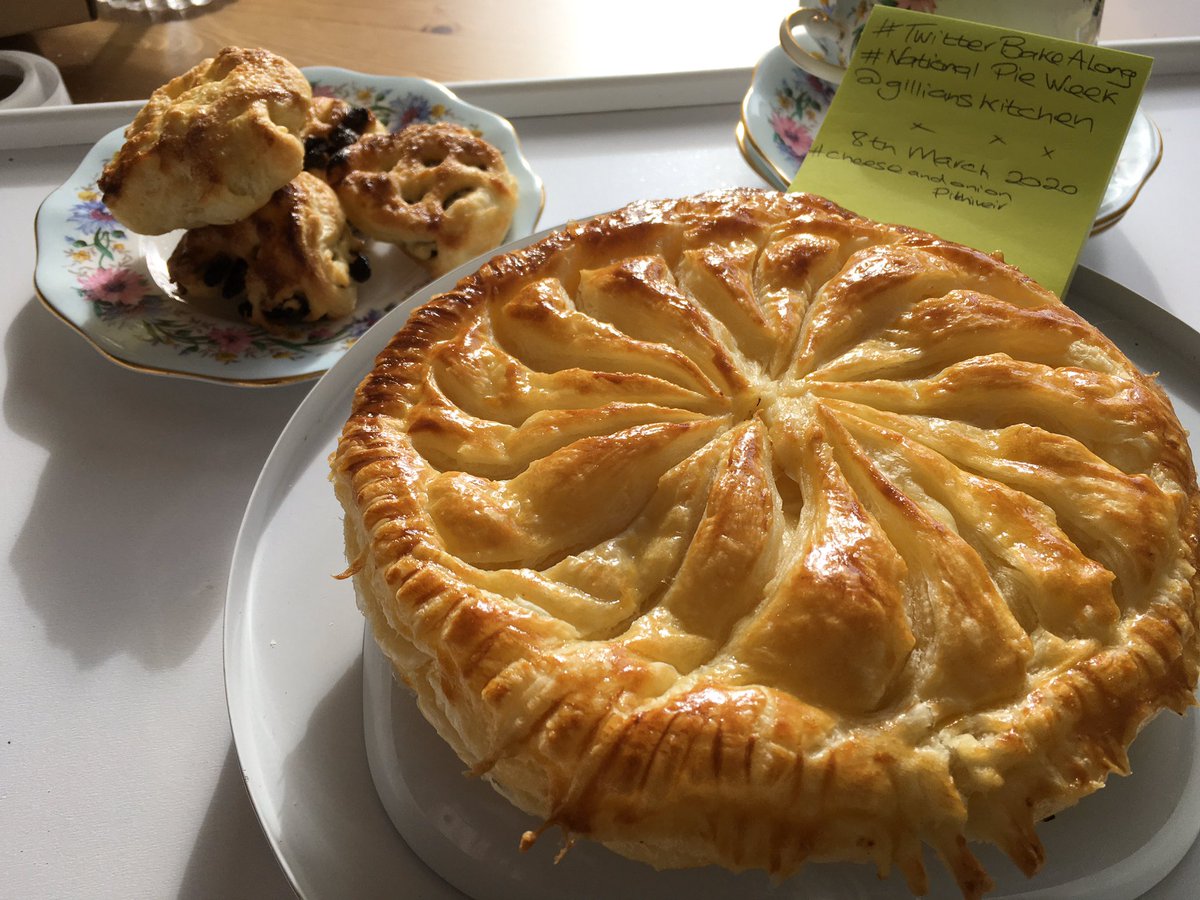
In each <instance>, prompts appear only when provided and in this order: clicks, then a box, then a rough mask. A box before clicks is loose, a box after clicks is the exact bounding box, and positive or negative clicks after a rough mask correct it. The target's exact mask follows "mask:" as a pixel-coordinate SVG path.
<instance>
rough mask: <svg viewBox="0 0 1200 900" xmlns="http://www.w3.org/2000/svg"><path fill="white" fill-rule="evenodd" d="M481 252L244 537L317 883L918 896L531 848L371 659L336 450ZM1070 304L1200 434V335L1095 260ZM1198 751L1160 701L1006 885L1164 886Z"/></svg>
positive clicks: (1194, 732) (257, 660)
mask: <svg viewBox="0 0 1200 900" xmlns="http://www.w3.org/2000/svg"><path fill="white" fill-rule="evenodd" d="M520 243H522V244H524V243H528V241H522V242H520ZM505 249H509V248H505ZM470 268H471V265H470V264H468V266H464V267H463V268H461V269H459V270H458V271H457V272H455V273H451V274H450V275H448V276H446V277H445V278H442V279H440V280H439V281H438V282H435V283H434V284H433V285H431V286H429V287H428V288H426V289H424V290H422V291H420V292H418V293H417V294H416V295H415V296H414V297H412V298H410V299H409V300H408V301H406V302H405V303H403V304H402V305H401V306H400V308H398V309H396V310H394V311H393V312H392V313H390V314H389V315H388V316H387V317H386V318H385V319H384V320H383V321H382V322H381V323H380V324H379V325H378V326H376V327H375V328H374V329H372V330H371V331H370V332H368V333H367V334H366V335H365V336H364V337H363V339H362V340H360V341H359V342H358V343H357V344H356V345H355V346H354V347H353V348H351V349H350V351H349V352H348V353H347V354H346V355H345V356H344V357H343V358H342V359H341V360H340V361H339V362H338V363H337V364H336V365H335V366H334V367H333V369H332V370H331V371H330V372H329V373H328V374H326V376H325V377H324V378H322V379H321V381H320V382H319V383H318V384H317V385H316V386H315V387H314V388H313V389H312V391H311V392H310V393H309V394H308V396H307V397H306V399H305V400H304V402H303V403H302V404H301V405H300V407H299V408H298V410H297V411H296V413H295V415H294V416H293V417H292V419H291V421H290V422H289V423H288V425H287V427H286V428H285V429H284V431H283V433H282V435H281V437H280V438H279V441H278V443H277V444H276V446H275V448H274V450H273V451H272V453H271V455H270V457H269V458H268V460H267V462H266V465H265V467H264V469H263V471H262V474H261V475H260V477H259V480H258V483H257V485H256V486H255V489H254V492H253V495H252V496H251V499H250V501H249V504H248V506H247V510H246V515H245V519H244V521H243V524H242V528H241V531H240V533H239V535H238V538H237V544H236V547H235V551H234V558H233V565H232V570H231V574H230V580H229V588H228V596H227V601H226V611H225V678H226V693H227V697H228V702H229V713H230V720H231V724H232V728H233V734H234V739H235V743H236V746H237V751H238V756H239V759H240V761H241V766H242V772H243V775H244V777H245V780H246V785H247V787H248V789H249V793H250V797H251V799H252V801H253V804H254V807H255V809H256V811H257V813H258V816H259V819H260V821H261V823H262V826H263V829H264V831H265V832H266V835H267V837H268V839H269V841H270V843H271V845H272V847H273V848H274V850H275V852H276V854H277V856H278V858H279V861H280V863H281V865H282V867H283V869H284V871H285V872H286V873H287V875H288V877H289V879H290V880H291V882H292V884H293V886H294V887H295V889H296V891H297V893H298V894H299V895H300V896H301V897H302V898H305V900H323V898H340V897H355V898H372V897H419V898H433V900H439V898H453V897H461V896H463V894H461V893H460V892H459V890H458V889H456V887H455V885H457V887H458V888H461V889H462V890H463V891H465V892H467V894H468V895H470V896H474V897H476V898H477V900H492V898H507V897H521V898H523V900H538V898H560V897H567V896H569V897H572V898H580V900H584V898H600V897H610V896H628V897H642V896H654V897H657V898H661V900H674V898H680V900H702V898H710V897H716V896H736V897H738V898H747V897H751V898H752V897H757V896H771V897H798V896H801V895H803V896H805V897H830V898H838V900H843V898H846V897H882V896H897V895H900V896H904V895H905V893H906V892H905V891H904V890H903V888H902V883H901V882H899V881H897V880H896V878H895V877H893V878H892V879H889V880H886V881H878V880H877V879H876V878H875V876H874V874H873V872H872V870H870V869H869V868H868V867H866V866H852V865H814V866H811V867H809V868H808V869H807V870H805V872H803V873H801V875H800V876H798V877H797V878H795V879H792V880H789V881H786V882H784V883H783V884H781V885H779V886H776V887H772V886H771V885H770V883H769V882H768V881H767V880H766V879H765V878H763V877H761V876H760V875H757V874H755V873H749V874H748V875H745V876H732V875H729V874H727V873H725V872H722V871H718V870H712V869H706V870H701V871H698V872H697V871H693V872H668V873H655V872H653V871H652V870H651V869H649V868H647V867H644V866H640V865H637V864H634V863H630V862H628V861H626V860H623V859H620V858H618V857H616V856H615V855H612V854H609V853H608V852H607V851H605V850H604V849H603V848H600V847H597V846H589V845H587V844H586V842H581V843H580V844H579V845H577V846H576V847H575V848H573V849H572V850H571V851H570V853H568V854H567V855H566V857H565V859H564V861H563V863H562V864H560V865H559V866H557V867H556V866H553V865H551V863H550V857H552V856H553V853H554V851H555V850H556V849H557V847H556V837H555V836H554V835H553V834H547V835H545V836H544V837H543V838H542V840H541V841H539V842H538V845H537V846H535V848H534V851H533V852H532V853H531V854H530V855H529V856H519V855H518V854H517V850H516V844H517V840H518V839H519V837H520V832H521V831H522V830H524V829H525V828H527V827H530V826H531V825H536V823H534V822H532V821H531V820H530V819H528V818H527V817H525V816H522V815H521V814H519V813H516V812H514V811H513V810H511V809H509V808H508V807H507V804H505V803H503V802H501V801H499V800H498V798H497V797H495V796H494V795H493V794H492V793H491V791H490V788H488V787H487V786H486V785H484V784H482V783H481V782H479V781H471V780H468V779H466V778H465V777H463V774H462V769H463V766H462V764H461V763H460V762H458V760H457V758H456V757H455V756H454V754H453V752H452V751H451V750H450V749H449V748H448V747H447V746H446V745H444V744H443V743H442V742H441V741H440V740H439V739H437V738H436V737H435V736H434V734H433V732H432V730H431V729H430V728H429V727H428V726H427V725H426V724H425V723H424V721H423V720H422V719H421V718H420V717H419V715H417V714H416V713H415V712H414V709H413V704H412V701H411V700H410V699H409V698H408V696H407V694H406V693H405V692H404V691H403V690H402V689H400V688H397V687H396V686H395V685H394V683H393V681H392V680H391V679H390V677H389V674H388V671H387V666H386V663H383V662H382V659H381V657H380V656H379V654H377V653H375V652H374V651H373V649H372V645H370V644H369V645H368V650H369V652H368V654H367V659H366V674H365V677H364V654H363V629H364V625H363V619H362V617H361V616H360V614H359V612H358V610H357V609H356V606H355V600H354V591H353V588H352V586H351V585H350V583H349V582H347V581H338V580H335V579H334V577H333V576H334V574H335V573H338V572H340V571H342V570H343V569H344V568H345V566H346V561H345V558H344V556H343V553H342V546H343V544H342V529H341V517H342V513H341V508H340V506H339V505H338V503H337V501H336V500H335V498H334V495H333V490H332V487H331V486H330V484H329V479H328V471H329V470H328V456H329V454H330V452H331V451H332V450H333V449H334V446H335V443H336V440H337V435H338V433H339V432H340V430H341V427H342V425H343V423H344V422H345V419H346V417H347V415H348V413H349V411H350V405H351V398H352V395H353V392H354V389H355V387H356V386H357V384H358V383H359V381H360V380H361V378H362V377H363V376H364V375H365V374H366V373H367V372H368V371H369V370H370V368H371V366H372V363H373V359H374V356H375V354H376V353H377V352H378V351H379V350H380V349H382V347H383V346H384V345H385V344H386V343H387V341H388V340H389V339H390V337H391V336H392V334H393V333H394V332H395V331H397V330H398V329H399V328H400V326H401V325H402V324H403V322H404V320H405V317H406V316H407V315H408V314H409V312H410V311H411V310H412V309H413V308H414V307H415V306H417V305H419V304H420V303H423V302H425V301H426V300H427V299H428V298H429V297H431V296H432V295H433V294H434V293H436V292H438V291H440V290H444V289H446V288H448V287H450V286H451V285H452V284H453V283H454V281H455V279H456V277H457V276H458V275H461V274H465V273H466V272H467V271H468V270H469V269H470ZM1068 302H1069V303H1070V304H1071V305H1072V306H1073V307H1074V308H1075V309H1076V310H1077V311H1079V312H1080V313H1081V314H1083V315H1084V316H1085V317H1087V318H1089V319H1090V320H1091V321H1093V322H1097V323H1100V324H1102V326H1103V328H1104V330H1105V333H1106V334H1107V335H1108V336H1109V337H1110V338H1112V339H1113V340H1114V341H1115V342H1116V343H1117V344H1118V345H1119V346H1120V347H1121V349H1122V350H1123V351H1124V352H1125V353H1126V354H1127V355H1128V356H1129V357H1130V358H1131V359H1132V360H1133V361H1134V362H1135V363H1136V364H1138V365H1139V366H1140V367H1141V368H1142V369H1143V370H1155V371H1158V372H1159V373H1160V376H1159V377H1160V383H1161V384H1162V385H1163V387H1164V388H1165V389H1166V390H1167V392H1168V394H1169V395H1170V396H1171V398H1172V400H1173V402H1174V403H1175V407H1176V411H1177V412H1178V414H1179V417H1180V419H1181V421H1182V422H1183V425H1184V427H1185V428H1187V429H1188V430H1189V432H1190V433H1191V434H1192V435H1194V436H1200V385H1197V383H1196V382H1195V379H1194V372H1195V371H1196V368H1197V364H1198V362H1200V336H1197V335H1196V334H1195V332H1192V331H1191V330H1190V329H1189V328H1187V326H1184V325H1181V324H1180V323H1179V322H1178V321H1177V320H1175V319H1174V318H1173V317H1171V316H1170V315H1169V314H1168V313H1166V312H1165V311H1163V310H1162V309H1160V308H1159V307H1156V306H1154V305H1153V304H1151V303H1150V302H1149V301H1147V300H1145V299H1143V298H1141V297H1138V296H1137V295H1136V294H1133V293H1132V292H1130V291H1128V290H1126V289H1124V288H1122V287H1120V286H1119V285H1116V284H1115V283H1113V282H1111V281H1109V280H1107V279H1105V278H1103V277H1102V276H1099V275H1097V274H1095V273H1093V272H1091V271H1089V270H1084V269H1081V270H1080V271H1079V272H1078V273H1077V275H1076V278H1075V282H1074V284H1073V286H1072V290H1071V293H1070V294H1069V296H1068ZM1196 444H1197V441H1196V438H1195V437H1194V438H1193V448H1194V449H1195V447H1196ZM364 731H365V732H366V734H367V735H368V737H366V738H365V737H364ZM1198 751H1200V719H1198V718H1197V716H1196V715H1195V714H1192V715H1190V716H1188V717H1187V718H1183V719H1181V718H1179V717H1177V716H1174V715H1172V714H1170V713H1165V714H1163V715H1162V716H1160V717H1158V718H1157V719H1156V720H1155V721H1154V722H1153V723H1152V724H1151V725H1150V726H1149V727H1147V729H1146V730H1145V731H1144V732H1143V734H1142V735H1141V736H1140V737H1139V739H1138V740H1137V742H1136V743H1135V744H1134V746H1133V748H1132V752H1131V760H1132V765H1133V770H1134V774H1133V775H1132V776H1131V777H1129V778H1126V779H1122V778H1117V777H1112V778H1110V779H1109V787H1108V788H1106V789H1105V790H1103V791H1101V792H1099V793H1098V794H1096V795H1095V796H1092V797H1089V798H1086V799H1085V800H1084V801H1083V802H1082V803H1081V804H1080V805H1078V806H1077V807H1075V808H1073V809H1070V810H1067V811H1065V812H1063V813H1060V814H1059V815H1058V816H1057V817H1056V818H1055V819H1054V821H1052V822H1048V823H1045V824H1044V825H1043V826H1042V827H1041V829H1040V834H1041V836H1042V838H1043V840H1044V841H1045V843H1046V845H1047V850H1048V853H1047V857H1048V861H1047V863H1046V866H1045V868H1044V869H1043V871H1042V872H1041V873H1040V874H1039V875H1038V877H1037V879H1036V880H1035V881H1033V882H1027V881H1025V879H1024V877H1023V876H1021V875H1020V874H1018V873H1017V872H1016V870H1015V868H1014V867H1013V865H1012V864H1011V863H1009V862H1008V861H1007V860H1006V859H1004V858H1002V857H1001V856H1000V854H999V853H998V852H997V851H995V850H994V849H993V848H990V847H981V848H979V853H980V855H981V857H982V858H983V860H984V862H985V864H987V865H988V867H989V869H990V870H991V871H992V872H993V873H994V875H995V877H996V880H997V882H998V886H999V891H998V892H997V894H996V895H995V896H1014V897H1015V896H1019V897H1022V898H1025V900H1070V898H1076V900H1130V898H1133V897H1137V896H1139V895H1140V894H1141V893H1143V892H1144V891H1146V890H1148V889H1149V888H1150V887H1152V886H1153V885H1154V884H1156V883H1157V882H1158V881H1159V880H1160V879H1161V878H1163V877H1164V876H1165V875H1166V874H1167V873H1168V872H1169V871H1170V870H1171V868H1172V867H1173V866H1174V865H1175V864H1176V863H1177V862H1178V861H1179V860H1180V859H1181V858H1182V857H1183V855H1184V854H1185V853H1186V852H1187V850H1188V849H1189V848H1190V847H1191V846H1192V843H1193V841H1194V840H1195V838H1196V835H1197V833H1198V832H1200V752H1198ZM369 759H370V765H369V763H368V760H369ZM372 769H374V775H375V781H374V782H373V780H372ZM376 784H378V789H377V787H376ZM381 798H382V800H381ZM389 814H390V816H391V818H389ZM393 819H395V822H396V826H395V827H394V826H393ZM1114 823H1119V827H1114ZM402 832H403V833H405V834H407V835H408V836H409V840H410V841H411V846H410V844H409V843H407V842H406V841H405V840H404V839H403V838H402V837H401V833H402ZM413 848H416V852H414V849H413ZM418 853H420V856H418ZM422 858H424V859H425V860H427V862H428V863H429V865H431V866H434V867H436V868H437V869H438V870H439V871H440V872H441V873H442V875H443V876H444V878H442V877H439V876H438V874H436V873H435V872H434V871H433V870H432V869H431V868H430V867H429V866H428V865H425V864H423V863H422ZM929 869H930V873H931V876H932V892H931V896H932V897H935V898H947V900H949V898H956V897H958V891H957V888H956V887H955V886H954V885H953V883H952V881H951V880H950V879H949V877H948V876H947V875H946V874H945V873H944V872H942V871H941V867H940V865H939V864H938V863H937V862H936V861H934V860H932V859H931V860H930V861H929ZM1180 900H1183V898H1182V897H1181V898H1180Z"/></svg>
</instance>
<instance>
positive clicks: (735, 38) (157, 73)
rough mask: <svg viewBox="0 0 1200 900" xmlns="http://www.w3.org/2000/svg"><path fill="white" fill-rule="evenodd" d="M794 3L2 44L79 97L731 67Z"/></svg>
mask: <svg viewBox="0 0 1200 900" xmlns="http://www.w3.org/2000/svg"><path fill="white" fill-rule="evenodd" d="M33 2H36V0H33ZM159 2H163V0H159ZM791 8H792V4H791V3H789V2H785V0H771V2H765V0H749V2H741V3H738V2H723V3H717V2H710V0H692V2H688V3H684V2H680V0H675V2H663V0H605V2H603V3H585V2H583V0H455V2H434V0H212V2H211V3H210V4H209V5H207V6H203V7H197V8H194V9H192V10H191V11H189V12H188V13H186V14H179V13H174V12H170V11H166V12H161V13H150V14H145V13H137V12H131V11H128V10H122V9H113V8H111V7H109V6H105V4H104V2H103V0H102V2H101V4H100V18H99V19H98V20H97V21H94V22H86V23H82V24H79V25H68V26H64V27H60V28H50V29H45V30H43V31H39V32H34V33H32V34H26V35H20V36H16V37H10V38H4V39H0V48H7V49H17V50H27V51H30V52H34V53H38V54H40V55H42V56H45V57H47V58H48V59H50V60H51V61H52V62H54V63H55V64H56V65H57V66H58V67H59V69H61V70H62V73H63V77H64V79H65V81H66V84H67V88H68V90H69V91H70V93H71V96H72V98H73V99H74V100H75V101H76V102H78V103H86V102H93V101H100V100H129V99H140V98H144V97H147V96H149V94H150V92H151V91H152V90H154V88H156V87H158V86H159V85H160V84H163V83H164V82H166V81H167V80H168V79H170V78H171V77H173V76H175V75H178V74H179V73H181V72H183V71H185V70H187V69H189V68H190V67H191V66H193V65H195V64H196V63H197V62H199V61H200V60H202V59H204V58H205V57H208V56H212V55H213V54H214V53H215V52H216V51H217V50H219V49H220V48H221V47H223V46H226V45H228V44H240V45H243V46H262V47H267V48H269V49H271V50H274V51H275V52H277V53H280V54H282V55H283V56H285V57H287V58H288V59H290V60H291V61H292V62H294V63H296V64H297V65H300V66H305V65H334V66H343V67H345V68H350V69H357V70H359V71H363V72H370V73H373V74H380V75H420V76H423V77H425V78H432V79H434V80H436V81H442V82H456V81H489V80H498V79H523V78H561V77H590V76H607V75H629V74H642V73H658V72H671V71H676V72H679V71H699V70H705V69H724V68H740V67H743V66H751V65H753V64H754V63H755V62H756V61H757V60H758V58H759V57H760V56H761V55H762V54H763V53H764V52H765V51H766V50H768V49H769V48H770V47H771V46H772V44H773V43H774V42H775V41H776V39H777V38H776V35H777V31H778V25H779V21H780V20H781V19H782V18H783V16H784V15H785V14H786V13H787V12H788V11H789V10H790V9H791ZM1197 34H1200V3H1198V2H1196V0H1108V4H1107V8H1106V12H1105V19H1104V28H1103V30H1102V31H1101V40H1110V41H1111V40H1121V39H1141V38H1152V37H1164V36H1180V35H1197Z"/></svg>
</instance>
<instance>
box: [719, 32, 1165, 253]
mask: <svg viewBox="0 0 1200 900" xmlns="http://www.w3.org/2000/svg"><path fill="white" fill-rule="evenodd" d="M835 90H836V86H835V85H832V84H830V83H829V82H827V81H822V80H821V79H819V78H816V77H815V76H813V75H809V74H808V73H807V72H805V71H804V70H803V69H800V68H799V67H797V66H796V65H795V64H794V63H793V62H792V61H791V60H790V59H789V58H788V56H787V54H785V53H784V52H783V48H782V47H773V48H772V49H770V50H769V51H767V53H766V54H765V55H764V56H763V58H762V59H760V60H759V62H758V65H757V66H756V67H755V69H754V77H753V79H752V80H751V84H750V89H749V90H748V91H747V92H746V96H745V98H744V99H743V100H742V123H741V124H742V132H743V133H739V134H738V145H739V146H740V147H741V148H742V155H743V156H744V157H746V161H747V163H749V165H750V167H751V168H752V169H754V170H755V171H756V172H758V173H759V174H760V175H762V176H763V177H764V178H765V179H766V180H767V181H768V182H770V183H771V184H773V185H775V186H776V187H778V188H779V189H780V190H786V189H787V186H788V185H789V184H791V182H792V179H793V178H794V177H795V175H796V170H797V169H799V168H800V163H801V162H803V161H804V157H805V156H806V155H807V153H808V148H809V147H810V146H811V145H812V141H813V138H814V137H816V134H817V131H818V130H819V129H820V127H821V122H822V121H824V119H825V114H826V112H827V111H828V110H829V104H830V103H831V102H832V100H833V95H834V91H835ZM1161 159H1162V135H1161V133H1160V132H1159V130H1158V127H1157V126H1156V125H1155V124H1154V122H1153V121H1152V120H1151V119H1150V117H1149V116H1148V115H1146V113H1145V111H1144V110H1143V109H1141V108H1140V107H1139V108H1138V111H1137V113H1136V114H1135V115H1134V117H1133V122H1132V123H1131V124H1130V126H1129V133H1128V134H1127V135H1126V136H1125V144H1124V146H1122V148H1121V156H1120V158H1119V159H1118V160H1117V166H1116V169H1115V170H1114V171H1113V175H1112V178H1111V179H1110V180H1109V183H1108V188H1107V190H1106V191H1105V192H1104V199H1103V200H1102V201H1101V203H1100V208H1099V209H1098V210H1097V212H1096V223H1095V226H1094V227H1093V228H1092V233H1093V234H1096V233H1097V232H1100V231H1103V230H1104V229H1106V228H1109V227H1110V226H1112V225H1114V224H1116V222H1117V221H1118V220H1119V219H1120V218H1121V217H1122V216H1123V215H1125V213H1126V211H1127V210H1128V209H1129V207H1130V206H1132V205H1133V201H1134V200H1136V199H1137V195H1138V192H1139V191H1140V190H1141V189H1142V185H1144V184H1145V183H1146V181H1147V180H1148V179H1149V178H1150V176H1151V175H1152V174H1153V173H1154V170H1155V169H1156V168H1157V167H1158V163H1159V160H1161Z"/></svg>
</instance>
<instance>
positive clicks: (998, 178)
mask: <svg viewBox="0 0 1200 900" xmlns="http://www.w3.org/2000/svg"><path fill="white" fill-rule="evenodd" d="M1152 62H1153V61H1152V60H1151V59H1150V58H1149V57H1146V56H1139V55H1137V54H1133V53H1125V52H1122V51H1118V50H1112V49H1109V48H1105V47H1093V46H1089V45H1086V44H1078V43H1074V42H1072V41H1064V40H1058V39H1055V38H1049V37H1043V36H1041V35H1036V34H1029V33H1026V32H1019V31H1012V30H1009V29H1004V28H996V27H994V26H990V25H980V24H976V23H974V22H965V21H960V20H958V19H950V18H946V17H944V16H933V15H927V14H925V13H917V12H913V11H911V10H905V9H898V8H892V7H887V6H882V5H881V6H876V7H875V9H874V11H873V12H872V13H871V17H870V19H869V20H868V21H867V25H866V27H865V28H864V29H863V34H862V38H861V39H860V41H859V43H858V48H857V50H856V51H855V54H854V58H853V59H852V60H851V63H850V68H849V71H848V72H847V74H846V77H845V79H844V80H843V81H842V84H841V86H840V87H839V88H838V90H837V94H836V95H835V96H834V99H833V103H832V104H831V105H830V107H829V112H828V113H827V114H826V117H825V121H824V122H823V123H822V125H821V130H820V132H819V133H818V134H817V136H816V138H815V140H814V141H813V145H812V148H811V149H810V150H809V153H808V156H807V157H806V158H805V160H804V163H803V164H802V165H801V166H800V171H799V172H797V173H796V177H795V179H794V180H793V182H792V185H791V189H792V190H794V191H797V190H798V191H809V192H811V193H814V194H821V195H822V196H825V197H828V198H829V199H831V200H833V201H835V202H837V203H840V204H841V205H842V206H845V207H847V208H849V209H852V210H854V211H855V212H857V213H860V214H862V215H866V216H870V217H871V218H873V219H879V220H881V221H885V222H896V223H901V224H904V225H911V226H913V227H915V228H920V229H922V230H925V231H930V232H933V233H934V234H937V235H940V236H941V237H944V238H947V239H949V240H953V241H957V242H959V243H962V244H967V245H969V246H972V247H976V248H978V249H980V250H984V251H986V252H989V253H991V252H993V251H996V250H999V251H1001V252H1002V253H1003V254H1004V258H1005V259H1006V260H1007V261H1008V262H1010V263H1012V264H1013V265H1015V266H1017V267H1019V268H1020V269H1021V270H1022V271H1024V272H1025V273H1026V274H1027V275H1030V276H1031V277H1033V278H1034V279H1035V280H1037V281H1038V282H1040V283H1041V284H1043V285H1044V286H1045V287H1047V288H1049V289H1050V290H1052V291H1054V292H1055V293H1057V294H1059V295H1060V296H1061V295H1062V294H1063V293H1064V292H1065V291H1066V288H1067V285H1068V283H1069V282H1070V279H1071V273H1072V272H1073V271H1074V269H1075V262H1076V260H1077V259H1078V257H1079V252H1080V250H1081V249H1082V248H1083V243H1084V241H1086V240H1087V237H1088V234H1089V233H1090V231H1091V228H1092V224H1093V222H1094V219H1095V216H1096V211H1097V209H1099V206H1100V201H1101V200H1102V199H1103V197H1104V190H1105V187H1106V186H1107V184H1108V180H1109V178H1110V177H1111V175H1112V172H1113V168H1114V167H1115V166H1116V163H1117V158H1118V156H1119V155H1120V152H1121V144H1122V142H1123V141H1124V139H1125V133H1126V131H1128V129H1129V123H1130V122H1131V121H1132V119H1133V115H1134V113H1135V112H1136V110H1137V105H1138V101H1139V99H1140V98H1141V94H1142V88H1143V86H1144V85H1145V82H1146V78H1147V76H1148V75H1149V74H1150V66H1151V63H1152Z"/></svg>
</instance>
